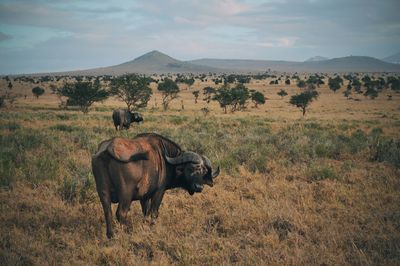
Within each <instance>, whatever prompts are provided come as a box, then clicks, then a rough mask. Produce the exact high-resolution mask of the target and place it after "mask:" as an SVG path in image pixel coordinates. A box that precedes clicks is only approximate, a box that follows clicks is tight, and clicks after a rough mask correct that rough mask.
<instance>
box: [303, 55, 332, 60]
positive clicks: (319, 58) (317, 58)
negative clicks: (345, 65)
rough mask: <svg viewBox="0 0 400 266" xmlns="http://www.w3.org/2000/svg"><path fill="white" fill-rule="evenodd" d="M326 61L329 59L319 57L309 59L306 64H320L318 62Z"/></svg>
mask: <svg viewBox="0 0 400 266" xmlns="http://www.w3.org/2000/svg"><path fill="white" fill-rule="evenodd" d="M326 60H329V58H328V57H323V56H319V55H317V56H314V57H311V58H308V59H307V60H306V61H305V62H318V61H326Z"/></svg>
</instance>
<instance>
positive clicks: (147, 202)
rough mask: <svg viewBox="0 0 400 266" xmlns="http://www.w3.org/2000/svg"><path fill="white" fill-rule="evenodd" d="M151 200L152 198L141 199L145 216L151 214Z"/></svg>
mask: <svg viewBox="0 0 400 266" xmlns="http://www.w3.org/2000/svg"><path fill="white" fill-rule="evenodd" d="M150 202H151V201H150V199H141V200H140V205H141V206H142V213H143V216H144V217H147V216H149V214H150Z"/></svg>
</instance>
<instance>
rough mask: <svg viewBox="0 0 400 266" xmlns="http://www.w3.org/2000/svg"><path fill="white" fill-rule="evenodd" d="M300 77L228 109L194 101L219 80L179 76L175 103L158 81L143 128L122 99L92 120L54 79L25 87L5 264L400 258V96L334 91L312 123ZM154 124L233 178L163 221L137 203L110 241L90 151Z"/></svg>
mask: <svg viewBox="0 0 400 266" xmlns="http://www.w3.org/2000/svg"><path fill="white" fill-rule="evenodd" d="M293 83H294V82H292V85H285V84H282V83H280V84H278V85H271V84H270V80H268V79H267V80H251V82H250V83H249V84H246V86H247V87H249V88H250V89H255V90H257V91H261V92H263V93H264V94H265V96H266V97H267V101H266V103H265V104H264V105H259V107H258V108H254V107H253V104H249V105H248V107H247V109H246V110H244V111H238V112H235V113H230V112H228V113H227V114H224V112H223V110H222V109H221V108H220V107H219V106H218V104H217V103H215V102H211V103H209V104H207V103H206V102H205V101H203V100H202V98H203V96H202V95H201V96H200V97H199V101H198V103H197V104H195V103H194V97H193V95H192V91H193V90H196V89H197V90H201V89H202V88H203V87H205V86H207V85H212V84H211V83H206V82H200V81H199V80H196V82H195V83H194V84H193V85H192V86H191V87H190V88H188V86H186V85H182V84H181V85H180V87H181V92H180V94H179V95H180V98H178V99H175V100H174V101H173V102H172V103H171V105H170V107H169V109H168V110H167V111H163V108H162V106H161V95H160V94H159V93H158V92H157V89H156V86H155V84H153V83H152V85H151V86H152V89H153V92H154V94H153V95H152V98H151V99H150V101H149V102H148V106H147V108H145V109H142V110H140V112H141V113H142V114H143V117H144V123H141V124H132V126H131V128H130V129H129V130H124V131H116V130H115V128H114V125H113V122H112V119H111V114H112V111H113V110H114V109H115V108H124V107H125V105H124V103H123V102H121V101H119V100H117V99H115V98H110V99H108V100H106V101H105V102H102V103H96V104H95V105H94V106H92V107H91V108H90V111H89V113H87V114H84V113H82V112H80V111H78V110H76V109H74V108H70V109H69V110H65V109H60V108H59V101H58V98H57V96H56V95H54V94H52V93H51V90H50V89H49V84H44V85H43V86H44V88H45V90H46V92H45V94H44V95H42V96H40V97H39V98H38V99H36V98H35V97H33V95H32V93H31V89H32V86H33V85H32V84H29V83H24V82H14V86H13V88H12V90H14V91H16V92H18V93H20V94H21V95H27V97H26V98H25V97H20V98H18V99H17V100H16V101H15V102H14V103H13V104H10V105H7V106H6V107H4V108H2V109H0V147H1V148H0V187H1V188H0V264H1V265H49V264H50V265H147V264H150V265H168V264H173V265H218V264H220V265H227V264H237V265H398V264H400V133H399V132H400V94H399V93H394V92H391V91H389V89H385V90H384V91H383V92H380V93H379V96H378V97H377V98H375V99H370V98H369V97H364V96H363V95H362V94H359V95H357V94H355V95H353V97H352V99H347V98H346V97H344V96H343V92H344V87H343V88H341V89H340V90H338V91H337V92H336V93H334V92H332V91H331V90H329V88H328V86H327V85H322V86H321V87H320V88H317V89H316V90H317V91H318V92H319V97H318V98H317V99H316V100H315V101H314V102H312V103H311V104H310V106H309V108H308V110H307V113H306V115H305V116H304V117H303V116H302V113H301V110H300V109H299V108H296V107H294V106H293V105H290V104H289V99H290V96H291V95H294V94H296V93H298V92H299V91H300V89H299V88H298V87H297V86H296V85H295V83H294V84H293ZM0 85H1V86H2V87H5V86H7V83H5V82H4V80H2V81H1V83H0ZM283 88H284V89H285V90H286V91H287V92H288V96H285V97H280V96H278V95H277V92H279V90H280V89H283ZM389 93H390V94H391V98H390V100H389V99H388V96H387V94H389ZM182 105H183V108H182ZM203 107H207V108H208V109H209V110H210V112H209V113H208V114H207V115H205V114H204V113H203V112H201V111H200V110H201V108H203ZM143 132H156V133H159V134H161V135H163V136H166V137H168V138H170V139H171V140H173V141H175V142H176V143H178V144H180V145H181V147H183V148H184V149H185V150H192V151H195V152H198V153H200V154H204V155H206V156H208V157H209V158H210V160H211V161H212V162H213V166H218V165H219V166H221V174H220V175H219V176H218V177H217V178H216V180H215V185H214V187H212V188H210V187H206V188H205V189H204V191H203V192H202V193H198V194H195V195H193V196H190V195H189V194H188V193H187V192H185V191H183V190H181V189H175V190H169V191H167V192H166V194H165V196H164V200H163V202H162V204H161V207H160V215H159V217H158V220H157V223H156V224H155V225H153V226H151V225H149V224H148V223H146V222H144V219H143V217H142V212H141V209H140V204H139V202H133V203H132V206H131V209H130V212H129V214H128V219H129V224H130V225H129V226H127V227H123V226H120V225H119V224H118V223H117V221H116V219H115V216H114V217H113V219H114V228H115V237H114V238H113V239H111V240H109V239H107V237H106V234H105V221H104V214H103V209H102V207H101V204H100V201H99V198H98V196H97V192H96V188H95V183H94V178H93V174H92V171H91V156H92V155H93V154H94V153H95V152H96V151H97V146H98V144H99V143H100V142H101V141H103V140H105V139H109V138H112V137H115V136H123V137H127V138H132V137H134V136H135V135H137V134H139V133H143ZM115 210H116V205H113V213H115Z"/></svg>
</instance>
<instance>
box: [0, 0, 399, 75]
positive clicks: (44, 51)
mask: <svg viewBox="0 0 400 266" xmlns="http://www.w3.org/2000/svg"><path fill="white" fill-rule="evenodd" d="M399 12H400V0H292V1H291V0H265V1H262V0H192V1H189V0H187V1H185V0H164V1H163V0H109V1H104V0H79V1H78V0H0V74H22V73H38V72H54V71H67V70H78V69H88V68H95V67H102V66H111V65H116V64H120V63H123V62H126V61H130V60H132V59H134V58H136V57H138V56H140V55H143V54H145V53H147V52H149V51H152V50H158V51H160V52H163V53H165V54H168V55H169V56H172V57H174V58H176V59H178V60H192V59H200V58H223V59H227V58H229V59H260V60H289V61H304V60H306V59H308V58H310V57H313V56H317V55H319V56H324V57H328V58H335V57H342V56H349V55H367V56H373V57H376V58H383V57H386V56H389V55H392V54H394V53H398V52H400V16H399Z"/></svg>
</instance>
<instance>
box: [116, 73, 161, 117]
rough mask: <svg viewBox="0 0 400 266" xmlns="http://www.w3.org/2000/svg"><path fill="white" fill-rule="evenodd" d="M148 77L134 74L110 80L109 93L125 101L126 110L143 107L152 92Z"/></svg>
mask: <svg viewBox="0 0 400 266" xmlns="http://www.w3.org/2000/svg"><path fill="white" fill-rule="evenodd" d="M149 82H150V80H149V78H146V77H141V76H138V75H135V74H132V75H125V76H121V77H118V78H115V79H113V80H112V81H111V94H113V95H116V96H117V97H118V98H120V99H121V100H122V101H124V102H125V104H126V106H127V108H128V111H131V110H136V109H139V108H144V107H146V106H147V103H148V102H149V100H150V97H151V95H152V94H153V92H152V91H151V89H150V87H149Z"/></svg>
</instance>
